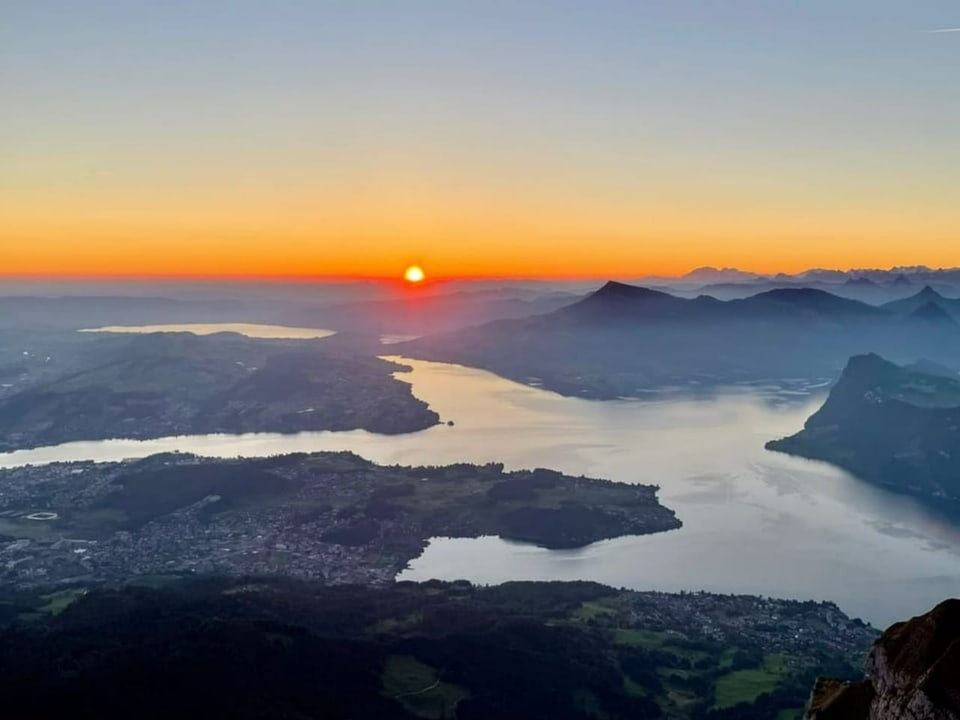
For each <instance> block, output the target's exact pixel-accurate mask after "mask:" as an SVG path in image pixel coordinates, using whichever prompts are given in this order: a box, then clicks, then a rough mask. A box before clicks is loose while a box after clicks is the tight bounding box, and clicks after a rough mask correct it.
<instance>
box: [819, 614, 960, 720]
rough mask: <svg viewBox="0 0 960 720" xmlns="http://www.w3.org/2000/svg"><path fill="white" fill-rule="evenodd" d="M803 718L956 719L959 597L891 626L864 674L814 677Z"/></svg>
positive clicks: (958, 710) (959, 710) (959, 693)
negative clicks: (859, 676) (842, 677)
mask: <svg viewBox="0 0 960 720" xmlns="http://www.w3.org/2000/svg"><path fill="white" fill-rule="evenodd" d="M807 718H808V719H809V720H958V718H960V600H947V601H945V602H943V603H941V604H940V605H938V606H937V607H935V608H934V609H933V610H931V611H930V612H929V613H927V614H925V615H920V616H918V617H915V618H913V619H911V620H909V621H907V622H901V623H897V624H896V625H893V626H892V627H890V628H889V629H888V630H887V631H886V632H885V633H883V635H882V636H881V637H880V639H878V640H877V641H876V643H875V644H874V646H873V649H872V650H871V651H870V654H869V656H868V658H867V667H866V678H865V679H864V680H861V681H858V682H852V683H851V682H842V681H838V680H828V679H823V678H821V679H820V680H818V681H817V684H816V686H815V687H814V690H813V693H812V696H811V698H810V705H809V708H808V710H807Z"/></svg>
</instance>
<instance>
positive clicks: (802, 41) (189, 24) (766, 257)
mask: <svg viewBox="0 0 960 720" xmlns="http://www.w3.org/2000/svg"><path fill="white" fill-rule="evenodd" d="M842 5H843V7H838V4H837V3H835V2H826V1H825V0H816V1H814V2H810V3H802V4H797V3H793V4H779V3H774V4H770V3H753V2H750V3H738V4H736V5H726V4H724V5H723V6H722V7H721V5H720V4H715V3H701V2H696V3H690V4H687V3H683V4H680V3H676V2H673V0H651V2H646V3H636V2H627V1H626V0H601V1H600V2H596V3H592V2H591V3H583V2H570V1H567V0H560V1H551V2H547V0H531V1H530V2H525V3H512V2H511V3H508V2H500V1H499V0H492V1H491V2H468V1H465V0H450V1H449V2H430V1H428V0H409V2H403V3H392V2H370V3H342V2H333V1H330V2H316V3H294V2H278V3H271V4H264V3H257V2H248V1H247V0H243V1H240V2H235V3H233V2H231V3H216V2H214V3H200V4H197V3H188V2H186V0H171V2H165V3H153V2H146V1H143V2H137V1H132V0H125V1H121V0H96V1H95V2H91V3H83V4H77V3H70V2H66V0H51V1H50V2H37V3H26V2H23V3H16V4H15V6H14V7H11V8H8V9H7V10H5V18H4V22H3V24H2V26H0V68H2V70H0V102H2V103H3V107H4V112H3V113H2V114H0V153H2V157H3V162H2V163H0V247H2V257H0V276H32V275H38V276H40V275H42V276H71V277H75V276H91V277H94V276H96V277H104V276H111V277H112V276H119V277H247V278H284V277H290V278H311V277H317V278H342V279H349V278H386V279H397V278H400V277H401V276H402V275H403V273H404V272H405V269H406V268H407V267H408V266H409V265H410V260H411V259H414V258H415V259H417V260H418V261H420V262H422V264H423V267H425V268H428V269H429V275H430V280H431V281H433V280H435V279H440V278H494V277H508V278H509V277H526V278H600V277H618V278H622V277H639V276H644V275H663V276H679V275H682V274H684V273H686V272H687V271H689V270H691V269H693V268H695V267H699V266H703V265H713V266H718V267H740V268H742V269H745V270H748V271H754V272H758V273H776V272H797V271H802V270H805V269H809V268H812V267H829V268H855V267H884V268H885V267H891V266H897V265H919V264H925V265H929V266H935V267H948V266H958V265H960V182H958V181H957V168H958V167H960V123H958V122H957V118H960V94H957V93H956V92H952V88H953V87H955V84H956V80H955V77H954V75H955V68H956V67H957V65H958V62H960V34H957V33H942V32H941V33H938V32H931V31H933V30H936V29H938V28H948V27H954V26H955V25H956V23H957V22H958V20H960V15H958V10H957V8H956V7H955V4H953V3H947V2H942V1H938V0H921V1H920V2H916V3H894V2H881V3H877V2H876V0H869V1H868V0H851V1H850V2H845V3H843V4H842Z"/></svg>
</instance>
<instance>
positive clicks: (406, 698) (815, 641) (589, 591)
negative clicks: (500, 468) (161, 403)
mask: <svg viewBox="0 0 960 720" xmlns="http://www.w3.org/2000/svg"><path fill="white" fill-rule="evenodd" d="M0 598H2V599H3V600H4V601H5V603H4V604H0V610H3V609H5V608H7V609H9V608H10V607H11V604H14V603H18V604H19V605H20V606H21V607H20V608H19V609H20V612H21V615H20V618H21V619H20V620H19V621H16V622H15V624H14V625H13V626H12V627H9V628H7V629H6V630H5V631H2V632H0V668H3V672H2V673H0V695H2V697H3V704H4V710H5V712H6V713H8V716H9V717H28V716H29V717H38V718H46V717H72V718H97V719H98V720H109V719H112V718H130V717H137V718H144V719H146V720H150V719H153V718H165V719H166V718H171V717H177V718H204V719H205V720H206V719H209V718H235V719H238V720H240V719H245V718H291V719H292V718H297V719H298V720H305V719H308V718H324V719H326V720H340V719H343V720H347V719H352V720H367V719H371V720H372V719H374V718H377V719H380V718H388V719H389V718H398V719H399V718H405V719H406V718H428V719H429V718H436V719H439V718H458V719H460V720H472V719H483V720H494V719H497V720H538V719H544V720H546V719H547V718H549V719H550V720H587V719H588V718H595V719H600V718H606V719H607V720H619V719H623V720H626V719H628V718H629V719H630V720H642V719H644V718H658V717H670V718H678V719H679V718H716V720H731V719H733V718H755V719H756V720H761V719H773V718H789V717H798V715H799V713H800V712H801V711H802V706H803V702H804V699H805V697H806V694H807V691H808V688H809V687H810V685H811V684H812V682H813V678H814V677H815V676H816V674H817V673H818V672H819V673H839V674H841V675H842V676H845V677H852V676H853V674H854V673H855V670H854V669H853V668H852V667H851V666H850V664H849V661H848V660H847V658H848V657H849V656H850V655H851V654H862V653H864V652H866V649H867V647H868V646H869V644H870V642H871V641H872V640H873V638H874V637H875V636H876V634H875V632H874V631H873V630H872V629H871V628H869V627H867V626H864V625H863V624H862V623H860V622H859V621H851V620H849V619H847V618H846V617H845V616H844V615H843V614H842V613H841V612H840V611H839V610H838V609H837V608H836V607H835V606H833V605H830V604H818V603H812V602H806V603H802V602H795V601H778V600H767V599H761V598H756V597H745V596H723V595H707V594H694V593H688V594H685V595H670V594H663V593H637V592H624V591H617V590H614V589H612V588H608V587H604V586H601V585H595V584H591V583H508V584H505V585H502V586H498V587H492V588H476V587H472V586H470V585H469V584H467V583H453V584H443V583H439V582H433V583H427V584H424V585H414V584H410V583H401V584H399V585H395V586H392V587H389V588H383V589H378V590H371V589H369V588H358V587H351V586H340V587H334V588H331V587H326V586H320V585H316V584H308V583H302V582H295V581H290V580H270V581H264V580H246V579H241V580H231V581H225V580H203V581H194V582H191V583H184V584H177V585H173V586H169V587H167V588H164V589H158V590H148V589H144V588H132V587H128V588H126V589H118V590H103V591H97V592H91V593H89V594H87V595H85V596H83V597H81V598H79V599H78V600H76V601H74V602H73V603H72V604H70V605H69V606H67V607H66V609H65V610H62V611H61V612H59V614H57V615H53V616H51V615H49V614H47V613H45V612H44V611H43V610H39V611H38V610H34V611H33V612H31V608H30V605H31V603H34V604H36V600H34V599H32V598H30V597H27V596H23V595H22V596H19V597H14V596H10V595H5V596H0ZM60 607H61V608H62V605H61V606H60ZM58 609H59V608H58Z"/></svg>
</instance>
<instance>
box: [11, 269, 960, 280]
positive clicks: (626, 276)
mask: <svg viewBox="0 0 960 720" xmlns="http://www.w3.org/2000/svg"><path fill="white" fill-rule="evenodd" d="M910 269H924V270H927V271H929V272H946V271H950V270H960V266H950V267H943V266H941V267H930V266H927V265H891V266H890V267H863V266H860V267H847V268H841V267H825V266H815V267H809V268H806V269H804V270H799V271H795V272H788V271H785V270H777V271H760V270H749V269H744V268H738V267H735V266H713V265H699V266H696V267H692V268H690V269H689V270H687V271H685V272H682V273H642V272H638V273H623V272H618V273H609V274H594V273H591V274H576V273H571V274H550V275H537V274H528V273H516V274H503V275H500V274H492V273H491V274H456V275H455V274H450V275H430V274H428V275H427V278H426V281H425V284H428V285H432V284H437V283H449V282H491V281H493V282H495V281H519V282H550V281H555V282H588V281H601V280H643V279H656V278H662V279H665V280H682V279H684V278H685V277H687V276H688V275H690V274H691V273H693V272H696V271H698V270H715V271H717V272H724V271H728V272H741V273H744V274H750V275H756V276H760V277H770V278H772V277H775V276H777V275H790V276H798V275H803V274H805V273H810V272H818V271H819V272H842V273H850V272H895V271H905V270H910ZM37 280H45V281H81V282H84V281H90V282H93V281H111V282H161V283H162V282H250V283H271V282H289V283H383V282H388V283H390V282H399V283H402V284H407V283H405V281H404V280H403V276H402V273H399V274H397V275H393V274H390V275H386V274H377V275H352V274H336V275H322V274H282V273H278V274H251V273H218V274H213V273H157V274H151V273H72V272H13V273H5V272H2V271H0V282H10V281H37Z"/></svg>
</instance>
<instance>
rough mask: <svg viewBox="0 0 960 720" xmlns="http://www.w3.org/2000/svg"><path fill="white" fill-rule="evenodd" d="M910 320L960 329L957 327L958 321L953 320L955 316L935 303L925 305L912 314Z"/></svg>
mask: <svg viewBox="0 0 960 720" xmlns="http://www.w3.org/2000/svg"><path fill="white" fill-rule="evenodd" d="M909 318H910V319H911V320H920V321H922V322H927V323H930V324H932V325H953V326H956V327H960V325H957V321H956V320H954V319H953V316H951V315H950V314H949V313H948V312H947V311H946V310H944V309H943V307H942V306H940V305H938V304H937V303H935V302H928V303H924V304H923V305H921V306H920V307H918V308H917V309H916V310H914V311H913V312H912V313H910V315H909Z"/></svg>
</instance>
